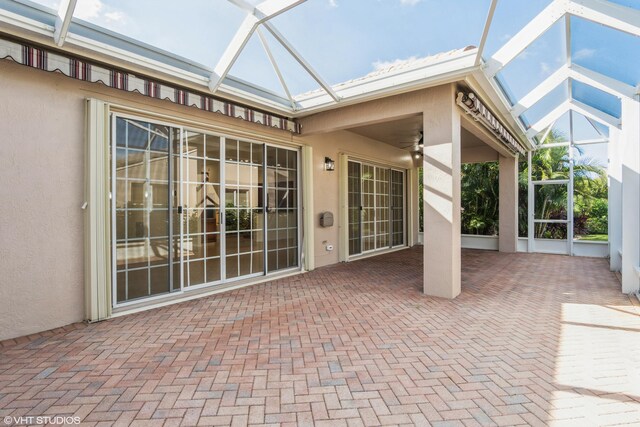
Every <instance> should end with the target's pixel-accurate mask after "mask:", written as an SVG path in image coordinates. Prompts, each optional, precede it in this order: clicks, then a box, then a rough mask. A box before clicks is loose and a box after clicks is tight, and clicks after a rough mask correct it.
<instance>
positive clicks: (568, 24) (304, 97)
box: [0, 0, 640, 146]
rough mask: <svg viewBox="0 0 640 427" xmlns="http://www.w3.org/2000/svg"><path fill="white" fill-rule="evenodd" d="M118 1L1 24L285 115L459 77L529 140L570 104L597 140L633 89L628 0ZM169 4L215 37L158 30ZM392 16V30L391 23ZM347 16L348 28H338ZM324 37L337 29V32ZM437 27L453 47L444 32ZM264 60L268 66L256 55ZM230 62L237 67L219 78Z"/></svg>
mask: <svg viewBox="0 0 640 427" xmlns="http://www.w3.org/2000/svg"><path fill="white" fill-rule="evenodd" d="M125 3H126V2H125ZM125 3H123V2H119V1H117V0H103V1H101V0H38V1H37V2H35V3H32V2H30V1H27V0H0V22H4V23H5V24H9V25H11V26H14V27H15V26H18V27H23V28H30V29H31V30H33V31H35V30H37V31H39V33H40V34H41V35H45V34H48V33H49V36H50V37H51V38H52V41H53V42H55V45H57V46H58V47H61V48H65V46H67V45H72V46H75V47H82V48H83V49H89V50H91V49H103V50H105V49H106V50H107V51H109V50H110V53H111V54H112V55H114V56H117V55H121V56H122V55H125V56H126V59H127V60H129V61H135V60H136V58H137V57H143V58H145V61H146V62H145V64H146V65H147V66H149V67H154V66H156V67H159V66H161V67H162V68H161V69H162V70H163V71H164V72H166V73H169V74H172V73H173V74H175V75H177V76H178V77H180V78H183V79H187V80H190V81H192V82H196V83H197V84H199V85H201V86H203V88H206V90H208V91H210V92H211V93H213V94H219V95H221V96H229V95H233V96H236V97H240V98H245V99H248V100H251V101H255V102H260V103H262V104H263V105H264V106H265V107H267V108H269V107H271V108H277V109H278V110H279V112H284V113H285V114H287V115H289V116H291V117H300V116H304V115H307V114H311V113H313V112H316V111H319V110H320V109H326V108H336V106H339V105H341V104H348V103H353V102H357V101H359V100H363V99H368V98H372V97H379V96H382V95H385V94H390V93H397V92H398V91H408V90H414V89H415V88H418V87H421V85H425V84H426V83H428V82H436V81H445V80H446V79H447V78H449V79H451V80H452V81H455V80H456V79H465V78H467V77H468V76H472V77H473V78H474V79H476V80H478V81H480V82H482V83H483V84H484V85H485V86H486V88H488V89H491V90H493V91H495V92H496V93H497V94H498V97H499V99H500V102H501V104H502V105H501V106H500V108H501V110H502V112H503V114H505V112H507V114H508V115H510V116H511V117H510V118H511V119H513V120H512V121H511V123H512V125H514V126H515V127H516V128H517V129H516V130H517V131H518V132H519V133H520V135H519V136H520V137H521V138H525V137H526V138H527V139H528V141H529V142H531V144H532V145H533V146H535V145H538V144H540V142H542V141H543V140H544V138H545V135H547V134H548V133H549V132H550V131H551V130H552V129H553V128H554V126H555V125H556V123H557V122H558V121H559V120H560V119H561V118H562V117H563V116H564V115H566V114H567V113H569V112H573V113H572V114H574V115H575V114H577V115H580V116H583V117H584V118H585V119H586V120H582V122H583V123H588V125H589V126H590V127H591V128H592V129H591V132H592V133H593V134H594V135H595V136H597V137H598V138H600V139H603V140H606V138H607V136H608V129H609V128H610V127H616V128H619V127H620V126H621V125H622V123H621V117H620V116H621V112H620V111H621V106H620V104H621V99H623V98H634V97H636V96H637V95H638V90H639V86H638V85H639V83H640V73H638V69H640V39H639V38H638V36H640V4H639V3H638V2H637V1H634V0H535V1H531V2H526V3H527V5H523V4H521V3H520V2H518V5H515V6H514V5H513V4H510V3H509V2H505V1H502V2H501V1H499V0H482V1H475V2H469V1H468V0H460V1H457V2H450V3H451V4H448V5H447V8H442V6H441V4H440V3H437V2H435V1H432V0H397V1H395V0H394V1H391V0H390V1H389V2H387V3H393V4H392V5H391V4H387V3H384V2H383V3H384V4H383V3H381V4H380V5H376V7H375V8H372V7H371V6H370V5H369V4H368V3H366V2H349V4H345V3H344V2H340V1H339V0H328V1H324V0H309V1H306V0H265V1H262V2H257V1H255V0H228V1H219V2H215V4H213V3H212V4H211V5H207V6H203V5H190V6H188V7H182V6H176V5H170V4H166V5H158V4H157V2H152V5H151V6H152V7H153V9H151V10H152V12H148V11H147V12H145V13H146V17H147V19H146V20H145V22H141V21H140V20H136V16H139V15H136V14H139V13H141V11H144V10H145V7H146V6H150V5H145V2H135V3H134V4H128V5H127V4H125ZM356 3H357V4H356ZM465 8H466V9H465ZM465 10H468V11H469V12H473V13H468V14H465V13H463V12H464V11H465ZM173 12H175V14H176V19H181V18H188V19H190V20H193V21H194V24H195V27H196V28H199V30H197V31H196V32H199V33H202V34H204V33H206V34H211V32H210V31H209V30H207V29H205V28H204V27H201V26H200V27H198V25H197V24H198V23H199V22H201V21H200V20H202V19H204V21H202V22H210V25H211V26H212V27H215V28H217V29H218V30H216V31H218V33H214V34H215V35H216V37H214V38H210V39H209V40H211V41H205V40H206V39H202V38H201V39H199V40H197V42H196V40H195V39H193V36H192V35H193V31H191V30H190V28H186V27H185V26H184V25H183V24H180V23H175V25H173V27H175V28H172V27H170V26H169V27H168V26H167V25H165V24H166V22H165V20H166V19H167V16H166V15H170V17H173V16H172V13H173ZM422 12H424V13H422ZM390 13H396V14H397V16H399V17H400V18H398V19H396V18H397V16H396V15H391V14H390ZM358 14H359V15H358ZM381 14H383V15H384V16H381ZM196 15H197V16H198V17H196ZM466 15H471V17H469V16H466ZM203 17H204V18H203ZM364 18H368V19H370V20H371V21H374V22H377V21H380V22H384V21H386V22H387V23H388V24H389V31H384V34H385V35H383V36H382V38H380V37H379V36H377V35H376V33H375V32H371V29H372V28H371V27H368V26H367V25H366V23H364V22H363V19H364ZM434 19H436V20H439V21H443V22H441V23H439V22H437V21H434ZM154 20H157V21H158V25H156V24H155V23H154ZM34 22H35V23H37V24H38V25H35V24H34ZM123 22H124V23H125V24H127V25H124V24H123ZM398 22H399V24H398ZM420 22H424V23H425V24H428V25H425V26H424V27H423V30H422V33H424V34H422V35H421V36H420V38H417V39H416V38H415V37H416V35H418V34H419V33H417V32H416V29H415V28H412V27H413V26H415V25H416V24H418V23H420ZM403 23H404V25H403ZM396 24H398V25H403V27H404V30H403V31H400V32H396V31H393V30H394V28H393V25H396ZM30 26H31V27H30ZM193 26H194V25H192V26H191V27H193ZM349 26H351V27H353V28H355V30H352V31H346V30H345V28H349ZM34 28H35V29H34ZM280 28H285V29H286V31H281V30H280ZM425 29H426V30H425ZM367 30H369V32H367ZM345 31H346V32H345ZM158 33H162V35H163V37H159V36H158ZM332 33H336V34H340V36H343V34H344V35H348V37H346V38H343V39H342V40H340V41H338V40H336V39H335V36H333V35H332ZM396 33H398V34H400V35H395V34H396ZM404 33H407V34H410V35H412V36H413V37H414V40H413V42H410V41H409V40H407V39H406V37H403V35H402V34H404ZM444 34H447V36H448V38H450V39H452V40H454V43H458V44H457V45H456V46H451V45H450V44H448V43H447V42H445V41H443V39H444V38H447V37H443V35H444ZM127 36H134V37H136V38H131V37H127ZM385 38H387V39H390V40H383V39H385ZM142 40H145V41H151V42H153V43H154V44H156V45H160V46H161V47H163V48H167V49H170V50H169V51H164V50H161V49H158V48H156V47H154V46H150V45H146V44H145V43H143V42H142ZM310 40H311V41H310ZM325 40H326V42H325ZM367 43H369V44H367ZM465 44H468V45H473V46H470V47H467V48H464V45H465ZM408 45H409V46H408ZM298 46H302V47H298ZM423 46H425V47H427V48H426V50H425V49H423V48H422V47H423ZM475 46H477V47H475ZM377 47H379V49H378V50H379V51H380V54H381V55H385V54H386V55H387V56H388V51H389V49H391V51H392V52H398V53H397V54H396V55H408V54H409V53H410V52H413V53H415V54H412V55H409V56H408V57H406V58H395V59H393V58H392V59H385V60H380V59H379V58H380V56H375V55H377V53H376V50H377V49H376V48H377ZM453 47H457V48H458V50H451V51H449V52H447V53H444V54H438V55H429V54H430V53H431V49H439V51H443V50H446V49H450V48H453ZM303 48H304V53H303ZM347 48H348V49H347ZM460 48H463V49H460ZM345 49H347V50H348V52H351V57H350V58H349V57H345V56H344V55H345ZM394 49H395V50H394ZM207 51H211V52H217V54H215V55H214V54H213V53H211V54H209V53H208V52H207ZM178 55H185V56H188V57H189V59H185V58H184V57H182V56H178ZM363 57H365V58H366V59H365V61H369V63H370V64H372V65H373V68H374V69H373V71H371V72H369V73H366V75H365V76H364V77H360V76H362V74H363V73H362V71H360V70H362V67H360V69H359V70H358V69H357V68H358V67H355V68H354V66H351V62H353V63H354V64H358V63H362V62H363ZM383 57H384V56H383ZM201 58H209V59H208V60H206V61H205V63H206V64H208V65H203V64H200V63H198V62H196V61H194V59H195V60H197V59H201ZM265 58H266V60H267V61H268V64H269V66H270V70H267V69H265V68H264V67H263V66H262V65H261V64H262V62H264V59H265ZM261 61H262V62H261ZM343 68H346V69H348V70H347V71H344V72H342V70H341V69H343ZM248 70H253V71H254V74H252V73H251V71H248ZM236 71H237V72H238V73H239V74H240V76H241V77H235V76H233V75H232V73H234V72H236ZM269 74H271V77H270V78H267V77H266V76H267V75H269ZM326 74H330V77H329V78H327V77H325V75H326ZM438 79H440V80H438ZM345 80H346V82H345ZM304 81H306V83H301V82H304ZM274 82H276V83H275V84H274ZM341 82H342V83H341Z"/></svg>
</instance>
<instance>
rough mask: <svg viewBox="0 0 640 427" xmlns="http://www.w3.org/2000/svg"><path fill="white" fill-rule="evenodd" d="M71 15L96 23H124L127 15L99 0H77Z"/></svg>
mask: <svg viewBox="0 0 640 427" xmlns="http://www.w3.org/2000/svg"><path fill="white" fill-rule="evenodd" d="M73 16H74V17H76V18H80V19H84V20H90V21H93V22H95V23H98V24H102V25H104V24H113V23H117V24H121V25H122V24H124V23H125V21H126V19H127V15H126V14H125V13H124V12H122V11H120V10H117V9H114V8H113V7H111V6H108V5H105V4H104V3H103V2H102V1H101V0H78V3H77V4H76V8H75V11H74V13H73Z"/></svg>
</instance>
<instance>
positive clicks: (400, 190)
mask: <svg viewBox="0 0 640 427" xmlns="http://www.w3.org/2000/svg"><path fill="white" fill-rule="evenodd" d="M400 245H404V173H403V172H401V171H397V170H391V246H400Z"/></svg>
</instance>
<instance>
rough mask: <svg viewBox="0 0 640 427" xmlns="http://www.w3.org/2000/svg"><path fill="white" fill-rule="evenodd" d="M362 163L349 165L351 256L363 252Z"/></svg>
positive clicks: (350, 163)
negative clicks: (361, 224)
mask: <svg viewBox="0 0 640 427" xmlns="http://www.w3.org/2000/svg"><path fill="white" fill-rule="evenodd" d="M360 166H361V165H360V163H357V162H349V163H348V169H349V171H348V177H347V179H348V193H349V194H348V198H349V200H348V203H349V255H356V254H359V253H360V252H362V249H361V239H360V231H361V226H360V222H361V209H362V202H361V194H360V187H361V184H360Z"/></svg>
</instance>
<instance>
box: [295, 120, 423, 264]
mask: <svg viewBox="0 0 640 427" xmlns="http://www.w3.org/2000/svg"><path fill="white" fill-rule="evenodd" d="M296 140H298V141H300V142H301V143H304V144H306V145H310V146H312V147H313V169H314V178H313V184H314V188H313V204H314V212H313V215H314V224H315V248H314V251H315V260H316V267H322V266H325V265H330V264H335V263H337V262H338V244H339V232H340V227H342V226H345V225H344V224H341V223H340V215H339V200H338V199H339V191H338V187H339V177H340V175H341V174H344V173H346V172H345V171H341V170H339V162H338V158H339V155H340V154H347V155H348V156H349V157H353V158H356V159H360V160H366V161H371V162H374V163H376V162H377V163H379V164H382V165H390V166H395V167H398V168H401V169H410V168H412V167H413V162H412V160H411V155H410V153H409V151H407V150H401V149H398V148H395V147H393V146H391V145H389V144H385V143H382V142H379V141H376V140H373V139H369V138H366V137H364V136H360V135H358V134H355V133H353V132H348V131H336V132H330V133H326V134H320V135H311V136H307V137H300V138H296ZM325 157H330V158H331V159H333V160H335V162H336V170H334V171H325V170H324V158H325ZM325 211H329V212H332V213H333V216H334V225H333V227H326V228H322V227H320V226H319V222H320V213H321V212H325ZM327 245H333V247H334V249H333V250H332V251H327V250H326V246H327Z"/></svg>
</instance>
